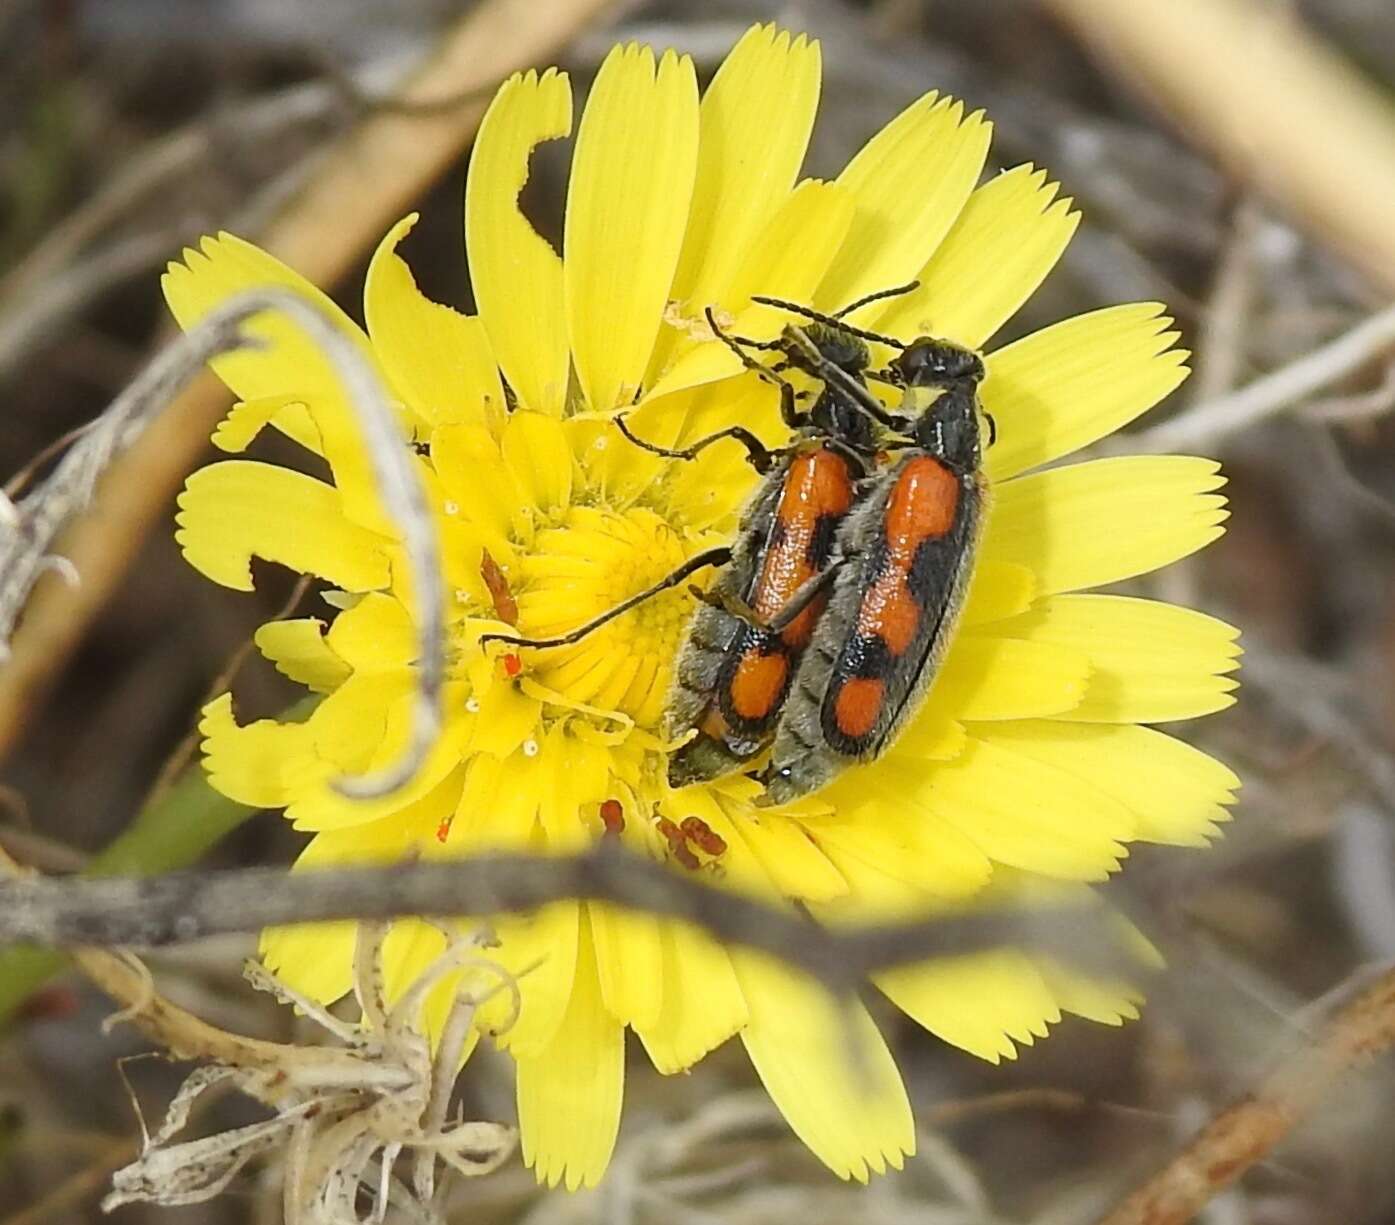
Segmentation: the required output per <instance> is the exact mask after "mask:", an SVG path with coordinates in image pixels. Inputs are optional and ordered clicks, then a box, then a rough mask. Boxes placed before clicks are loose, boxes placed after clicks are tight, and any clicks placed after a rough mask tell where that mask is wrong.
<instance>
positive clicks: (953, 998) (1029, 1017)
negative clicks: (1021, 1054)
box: [874, 949, 1061, 1063]
mask: <svg viewBox="0 0 1395 1225" xmlns="http://www.w3.org/2000/svg"><path fill="white" fill-rule="evenodd" d="M874 981H875V982H876V984H877V986H878V987H879V988H880V989H881V990H882V991H883V992H884V993H885V994H886V996H887V998H888V999H890V1000H891V1002H892V1003H893V1004H895V1005H896V1006H897V1007H898V1008H899V1009H901V1011H902V1012H904V1013H906V1014H907V1015H908V1016H909V1017H911V1018H912V1019H913V1020H914V1021H916V1022H917V1023H918V1024H920V1025H923V1026H924V1027H925V1028H926V1029H928V1030H929V1031H930V1032H931V1033H932V1034H934V1035H935V1036H936V1037H938V1038H943V1039H944V1041H946V1042H949V1043H951V1044H952V1045H954V1046H957V1047H961V1048H962V1049H964V1050H966V1051H968V1052H969V1053H970V1054H972V1055H977V1056H978V1057H979V1058H980V1059H986V1060H988V1062H989V1063H997V1062H998V1061H999V1060H1000V1059H1003V1058H1007V1059H1014V1058H1016V1056H1017V1046H1016V1045H1015V1044H1017V1043H1020V1044H1021V1045H1023V1046H1031V1045H1032V1043H1033V1041H1034V1040H1035V1039H1037V1038H1044V1037H1046V1027H1047V1026H1048V1025H1049V1024H1054V1023H1055V1022H1057V1021H1059V1020H1060V1019H1061V1013H1060V1010H1059V1009H1058V1008H1057V1006H1056V1001H1055V999H1054V998H1053V997H1052V995H1051V992H1050V991H1049V990H1048V989H1047V985H1046V982H1045V981H1044V980H1043V978H1042V976H1041V974H1040V973H1039V972H1038V970H1037V968H1036V966H1035V965H1033V964H1032V961H1031V959H1030V958H1029V957H1027V956H1026V955H1025V954H1023V953H1019V952H1017V951H1016V950H1014V949H991V950H989V951H987V952H984V953H974V954H971V955H968V956H964V957H946V958H942V959H940V960H937V961H931V962H925V963H922V964H920V965H914V966H905V967H901V968H898V969H895V970H890V971H887V972H886V973H883V974H879V975H877V976H876V977H875V980H874Z"/></svg>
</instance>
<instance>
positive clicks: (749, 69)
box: [649, 25, 851, 380]
mask: <svg viewBox="0 0 1395 1225" xmlns="http://www.w3.org/2000/svg"><path fill="white" fill-rule="evenodd" d="M819 78H820V70H819V46H818V43H816V42H809V41H808V40H807V39H806V38H805V36H804V35H802V34H801V35H800V36H798V37H797V38H795V39H794V40H793V43H791V36H790V34H789V32H788V31H785V30H780V29H778V28H777V27H775V26H773V25H765V26H759V25H758V26H752V27H751V28H750V29H749V30H747V31H746V33H745V34H744V35H743V36H742V38H741V40H740V41H739V42H738V43H737V44H736V46H735V47H733V48H732V50H731V52H730V54H728V56H727V58H726V59H725V60H724V61H723V63H722V66H721V67H720V68H718V70H717V74H716V76H714V77H713V78H712V82H711V84H710V85H709V86H708V87H707V90H706V92H705V93H704V94H703V97H702V106H701V108H700V110H699V124H698V129H699V130H698V162H697V176H696V180H695V183H694V187H693V202H692V209H691V211H690V212H689V214H688V228H687V233H686V235H685V237H684V239H683V251H682V254H681V255H680V257H679V261H678V271H677V273H676V274H675V275H674V279H673V287H672V289H671V290H670V293H669V296H670V297H671V298H672V299H674V301H675V302H678V303H682V304H685V305H686V308H687V311H688V313H689V314H691V315H692V316H693V318H694V320H695V321H700V320H701V318H702V308H703V307H704V306H716V305H722V306H728V307H735V306H737V305H739V301H738V298H739V291H738V290H737V288H736V286H735V283H736V282H737V281H739V280H742V279H744V276H745V273H746V270H747V268H748V267H749V265H750V263H751V262H752V261H753V260H768V259H769V258H770V257H771V256H772V255H774V254H775V253H777V252H783V251H786V250H791V249H793V248H794V247H795V245H796V243H795V239H794V238H793V236H792V235H791V234H790V233H789V231H788V230H785V231H783V232H781V234H780V240H779V241H778V242H777V243H776V244H775V246H774V248H773V249H772V248H771V247H770V246H769V245H768V243H769V238H768V230H767V227H768V226H769V224H770V222H771V221H772V219H773V218H774V217H775V215H776V214H777V212H780V211H783V210H782V206H783V205H784V204H785V203H786V201H787V197H788V196H789V192H790V189H791V187H793V185H794V180H795V175H796V174H798V173H799V167H800V164H801V162H802V161H803V160H804V151H805V149H806V147H807V146H808V143H809V133H810V131H811V130H812V128H813V123H814V111H815V109H816V108H817V106H818V99H819ZM802 186H803V185H802V184H801V187H802ZM849 212H851V210H849ZM831 257H832V252H830V253H829V258H831ZM820 275H822V268H820V269H819V270H818V271H817V272H816V273H814V276H813V280H812V283H811V284H809V285H808V287H807V289H805V291H804V293H803V294H802V295H801V300H806V299H807V298H808V296H809V295H810V294H811V293H812V291H813V288H814V285H817V284H818V277H819V276H820ZM749 292H751V291H749V290H748V291H747V293H749ZM763 292H765V293H771V294H779V293H782V292H783V291H781V290H779V289H774V288H771V289H766V290H764V291H763ZM683 339H684V337H683V334H682V333H681V332H679V331H676V330H673V329H670V328H665V329H664V331H663V332H662V333H661V335H660V338H659V343H658V345H657V346H656V348H655V353H654V358H653V360H652V362H651V365H650V376H649V377H650V379H651V380H652V379H653V378H654V377H656V376H657V374H658V373H659V372H660V371H662V370H664V369H665V368H666V367H667V366H668V365H669V359H670V358H671V356H672V354H673V352H674V350H675V346H677V345H679V344H680V343H681V341H682V340H683ZM728 356H730V354H728Z"/></svg>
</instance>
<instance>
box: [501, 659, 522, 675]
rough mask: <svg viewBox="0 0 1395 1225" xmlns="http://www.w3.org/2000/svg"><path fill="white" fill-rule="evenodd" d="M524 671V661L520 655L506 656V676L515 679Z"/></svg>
mask: <svg viewBox="0 0 1395 1225" xmlns="http://www.w3.org/2000/svg"><path fill="white" fill-rule="evenodd" d="M522 671H523V660H522V658H521V657H520V656H518V655H513V654H509V655H505V656H504V675H506V676H508V677H510V678H513V677H515V676H517V675H518V674H519V673H520V672H522Z"/></svg>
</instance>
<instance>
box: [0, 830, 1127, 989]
mask: <svg viewBox="0 0 1395 1225" xmlns="http://www.w3.org/2000/svg"><path fill="white" fill-rule="evenodd" d="M568 898H576V899H581V900H586V901H604V902H611V903H614V904H616V905H619V906H624V907H627V908H629V909H632V910H638V911H644V912H647V913H650V914H655V915H662V916H666V917H668V918H673V919H681V920H684V921H686V922H689V923H692V924H695V925H696V926H698V927H701V928H703V929H704V930H706V931H708V932H710V933H711V934H712V935H714V936H716V937H717V938H718V939H720V940H723V941H726V942H729V943H732V944H737V945H743V946H745V947H747V948H752V949H757V950H759V951H761V952H764V953H768V954H770V955H771V956H773V957H776V958H779V959H780V960H782V961H784V962H786V963H788V964H790V965H793V966H796V967H798V968H799V969H802V970H804V971H806V972H807V973H809V974H810V975H812V976H814V977H815V978H818V979H819V980H821V981H822V982H824V983H826V984H828V985H829V986H830V987H833V988H835V989H849V988H852V987H854V986H856V985H857V984H858V983H860V982H861V981H862V980H863V979H864V978H866V976H867V975H868V974H870V973H872V972H874V971H876V970H880V969H885V968H888V967H890V966H896V965H905V964H909V963H912V962H917V961H923V960H926V959H928V958H931V957H947V956H958V955H962V954H964V953H968V952H975V951H982V950H984V949H987V948H997V947H1002V946H1012V947H1020V948H1024V949H1027V950H1029V951H1032V952H1037V953H1041V954H1042V955H1045V956H1050V957H1053V958H1057V959H1060V960H1063V961H1066V962H1068V963H1070V964H1071V965H1074V966H1078V967H1080V968H1082V969H1086V970H1089V971H1093V972H1097V973H1113V974H1118V973H1129V974H1134V975H1136V974H1137V973H1139V971H1140V967H1139V965H1138V964H1137V963H1136V962H1135V961H1133V960H1132V959H1131V958H1129V957H1128V956H1127V954H1126V953H1125V952H1124V951H1123V950H1122V949H1121V947H1120V945H1119V943H1118V941H1117V940H1116V939H1115V938H1114V936H1113V935H1111V934H1110V932H1109V931H1108V930H1107V929H1108V927H1109V925H1108V924H1106V923H1103V922H1100V921H1099V920H1100V918H1101V913H1100V910H1099V908H1098V906H1097V905H1078V906H1058V907H1054V908H1046V907H1042V908H1034V909H1030V910H1026V909H1004V910H1000V911H994V912H975V913H961V914H953V915H945V914H940V915H935V916H933V917H930V918H921V919H916V920H911V921H908V922H904V923H900V922H898V923H888V924H877V925H867V926H860V927H847V928H839V929H836V930H830V929H828V928H824V927H821V926H818V925H816V924H815V923H813V922H811V921H810V920H809V919H807V918H806V917H805V916H804V915H802V914H800V913H798V912H797V911H793V910H791V909H788V908H782V907H778V906H774V905H769V904H766V903H764V902H758V901H755V900H753V899H751V898H748V897H744V896H742V895H740V894H736V893H733V892H731V891H730V890H727V889H722V888H718V887H715V886H713V885H709V884H706V883H704V882H703V881H702V880H701V879H699V878H698V877H696V876H693V875H688V874H682V873H678V872H675V871H674V870H672V869H670V868H668V867H665V866H663V865H661V864H659V863H656V862H654V861H653V860H650V859H647V858H644V857H642V856H639V855H636V854H634V853H633V852H629V851H626V850H624V849H623V848H620V847H612V846H608V845H602V846H600V847H598V848H596V849H595V850H592V851H589V852H587V853H585V854H581V855H574V856H559V857H546V858H545V857H540V856H534V855H484V856H480V857H478V858H473V859H467V860H462V861H459V862H455V863H407V864H401V865H397V866H394V867H386V868H382V867H379V868H355V869H337V870H333V871H315V872H298V873H295V874H290V875H288V874H287V873H286V872H285V871H284V870H282V869H277V868H244V869H237V870H225V871H204V872H179V873H170V874H168V875H164V876H156V877H102V878H90V879H89V878H76V877H70V878H64V879H44V878H26V879H20V880H9V881H0V945H3V944H6V943H33V944H39V945H45V946H66V945H86V946H107V947H112V946H121V947H143V948H150V947H156V946H161V945H168V944H177V943H183V942H186V941H190V940H197V939H200V938H201V937H205V936H212V935H217V934H220V933H227V932H253V931H257V930H258V929H260V928H261V927H263V926H268V925H280V924H286V923H302V922H318V921H322V920H329V919H350V918H359V919H375V918H376V919H382V918H390V917H395V916H402V915H432V916H437V917H447V916H458V917H465V916H468V917H478V918H487V917H488V916H491V915H497V914H502V913H517V912H521V911H530V910H534V909H536V908H538V907H540V906H543V905H546V904H547V903H549V902H555V901H558V900H561V899H568Z"/></svg>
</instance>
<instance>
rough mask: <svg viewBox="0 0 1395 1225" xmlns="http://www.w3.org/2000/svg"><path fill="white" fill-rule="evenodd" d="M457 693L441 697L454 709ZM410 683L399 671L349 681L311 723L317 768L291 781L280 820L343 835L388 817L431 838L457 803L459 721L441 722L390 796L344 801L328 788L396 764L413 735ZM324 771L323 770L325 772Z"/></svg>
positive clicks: (412, 689) (413, 686) (412, 680)
mask: <svg viewBox="0 0 1395 1225" xmlns="http://www.w3.org/2000/svg"><path fill="white" fill-rule="evenodd" d="M459 700H460V699H459V694H458V691H457V692H456V693H455V694H450V695H449V696H448V697H447V710H449V709H450V703H452V702H458V701H459ZM415 702H416V678H415V677H414V676H413V675H412V674H411V673H410V672H407V671H405V670H401V671H398V672H378V673H362V674H355V675H354V676H352V677H350V678H349V679H348V680H347V681H345V682H344V684H342V685H341V686H340V687H339V688H338V689H336V690H335V691H334V693H332V694H330V695H329V697H327V698H326V699H325V700H324V701H323V702H321V703H320V705H319V706H318V707H317V708H316V710H315V713H314V714H313V715H311V717H310V719H309V726H310V729H311V732H312V734H313V736H314V742H315V753H316V758H317V761H318V766H319V768H318V769H317V770H316V771H308V770H307V771H305V777H304V778H303V779H297V780H295V781H296V783H297V785H296V793H295V795H294V796H293V797H292V799H291V800H290V801H289V803H287V805H286V816H287V817H288V818H289V819H290V820H291V822H292V823H293V824H294V825H295V827H296V828H297V829H309V830H321V829H334V830H340V829H346V828H349V827H352V826H358V825H365V824H369V823H372V822H377V821H380V820H382V819H383V818H384V817H391V818H392V821H393V822H395V823H396V824H398V825H402V826H404V827H406V826H408V825H410V826H411V827H413V828H416V829H418V830H423V831H434V830H435V829H436V827H437V826H438V825H439V824H440V822H441V821H443V820H444V819H445V818H446V817H448V816H449V815H450V814H451V813H452V812H453V811H454V810H455V805H456V803H457V801H458V798H459V795H460V772H459V770H458V766H459V763H460V742H461V738H462V731H461V729H460V727H459V725H458V724H459V721H458V720H450V721H448V722H447V725H446V728H445V730H444V731H443V732H442V734H441V735H440V736H439V737H438V738H437V740H436V743H435V744H434V745H433V746H432V748H431V750H430V752H429V753H428V754H427V756H426V760H425V761H424V762H423V763H422V765H421V768H420V769H419V770H418V771H417V773H416V774H415V775H414V776H413V777H412V779H411V781H410V782H408V783H407V784H406V785H404V786H403V787H402V788H400V789H399V790H397V791H395V792H392V793H391V794H390V795H386V796H382V797H379V798H375V799H364V800H360V799H350V798H349V797H347V796H344V795H342V794H340V792H339V791H338V790H337V789H336V788H335V787H334V786H332V783H333V782H335V781H337V780H338V779H339V778H341V777H343V776H345V775H351V774H358V773H371V772H373V771H375V770H379V769H383V768H386V767H387V766H390V765H393V764H395V763H396V762H398V761H399V760H401V757H402V754H403V753H404V752H405V751H406V747H407V743H408V741H409V739H410V736H411V732H412V716H413V707H414V705H415ZM326 766H327V767H328V769H326V768H325V767H326Z"/></svg>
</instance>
